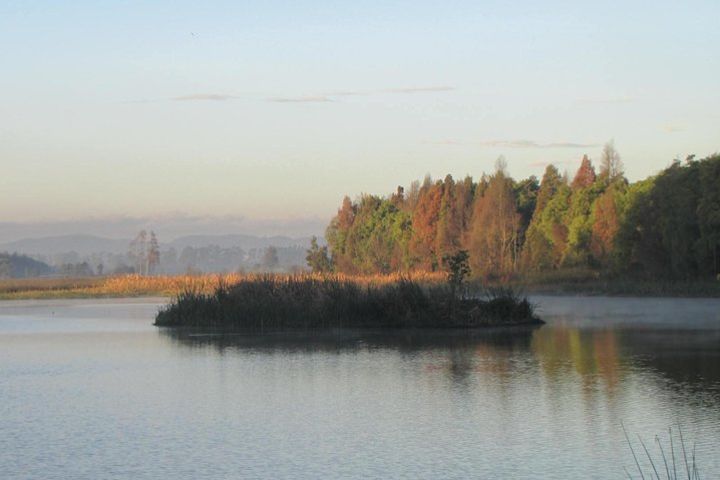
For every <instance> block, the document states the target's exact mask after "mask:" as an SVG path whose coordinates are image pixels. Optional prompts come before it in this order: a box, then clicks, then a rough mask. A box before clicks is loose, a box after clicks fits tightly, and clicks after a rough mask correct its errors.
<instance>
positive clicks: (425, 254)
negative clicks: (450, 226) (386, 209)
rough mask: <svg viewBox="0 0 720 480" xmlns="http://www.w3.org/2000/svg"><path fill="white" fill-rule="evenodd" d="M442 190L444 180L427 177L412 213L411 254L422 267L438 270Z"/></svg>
mask: <svg viewBox="0 0 720 480" xmlns="http://www.w3.org/2000/svg"><path fill="white" fill-rule="evenodd" d="M442 190H443V189H442V182H439V183H432V180H431V179H430V178H429V177H426V178H425V182H424V183H423V186H422V187H421V188H420V192H419V195H418V201H417V205H416V206H415V209H414V210H413V213H412V236H411V238H410V256H411V258H412V262H413V264H414V265H415V266H416V267H417V268H420V269H424V270H436V269H437V267H438V265H439V262H438V257H437V243H436V238H437V224H438V220H439V218H440V203H441V200H442Z"/></svg>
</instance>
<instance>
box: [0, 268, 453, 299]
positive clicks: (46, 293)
mask: <svg viewBox="0 0 720 480" xmlns="http://www.w3.org/2000/svg"><path fill="white" fill-rule="evenodd" d="M258 277H259V276H258V275H255V274H247V275H240V274H234V273H233V274H222V275H218V274H207V275H157V276H156V275H153V276H141V275H122V276H114V277H85V278H25V279H10V280H0V300H28V299H57V298H112V297H147V296H160V297H173V296H176V295H178V294H180V293H182V292H187V291H191V292H196V293H206V294H211V293H213V292H215V290H216V289H217V288H218V287H219V286H220V285H230V284H236V283H240V282H245V281H254V280H255V279H256V278H258ZM289 277H290V276H289V275H277V278H278V279H282V278H289ZM307 277H308V278H321V277H320V276H313V275H307ZM336 278H338V279H341V280H348V281H349V280H352V281H354V282H356V283H359V284H361V285H371V284H372V285H382V284H385V283H391V282H394V281H397V280H398V279H399V278H400V275H393V274H391V275H369V276H357V277H355V276H353V277H350V276H345V275H338V276H336ZM410 278H412V279H413V280H414V281H416V282H418V283H420V284H422V285H429V284H435V283H439V282H441V281H443V280H444V279H445V274H442V273H417V274H413V275H411V276H410Z"/></svg>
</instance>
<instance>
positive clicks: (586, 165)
mask: <svg viewBox="0 0 720 480" xmlns="http://www.w3.org/2000/svg"><path fill="white" fill-rule="evenodd" d="M595 179H596V175H595V168H594V167H593V165H592V162H591V161H590V159H589V158H588V156H587V155H583V158H582V162H581V163H580V168H578V171H577V173H576V174H575V178H573V181H572V184H571V187H572V188H573V190H577V189H580V188H587V187H589V186H590V185H592V184H593V183H595Z"/></svg>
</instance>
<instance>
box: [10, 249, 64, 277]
mask: <svg viewBox="0 0 720 480" xmlns="http://www.w3.org/2000/svg"><path fill="white" fill-rule="evenodd" d="M51 273H53V269H52V268H51V267H50V266H49V265H47V264H45V263H43V262H39V261H37V260H33V259H32V258H30V257H26V256H25V255H17V254H8V253H0V278H25V277H38V276H41V275H49V274H51Z"/></svg>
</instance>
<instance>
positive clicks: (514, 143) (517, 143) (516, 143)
mask: <svg viewBox="0 0 720 480" xmlns="http://www.w3.org/2000/svg"><path fill="white" fill-rule="evenodd" d="M480 145H482V146H484V147H500V148H594V147H597V146H598V145H597V144H595V143H577V142H553V143H538V142H535V141H533V140H485V141H482V142H480Z"/></svg>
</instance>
